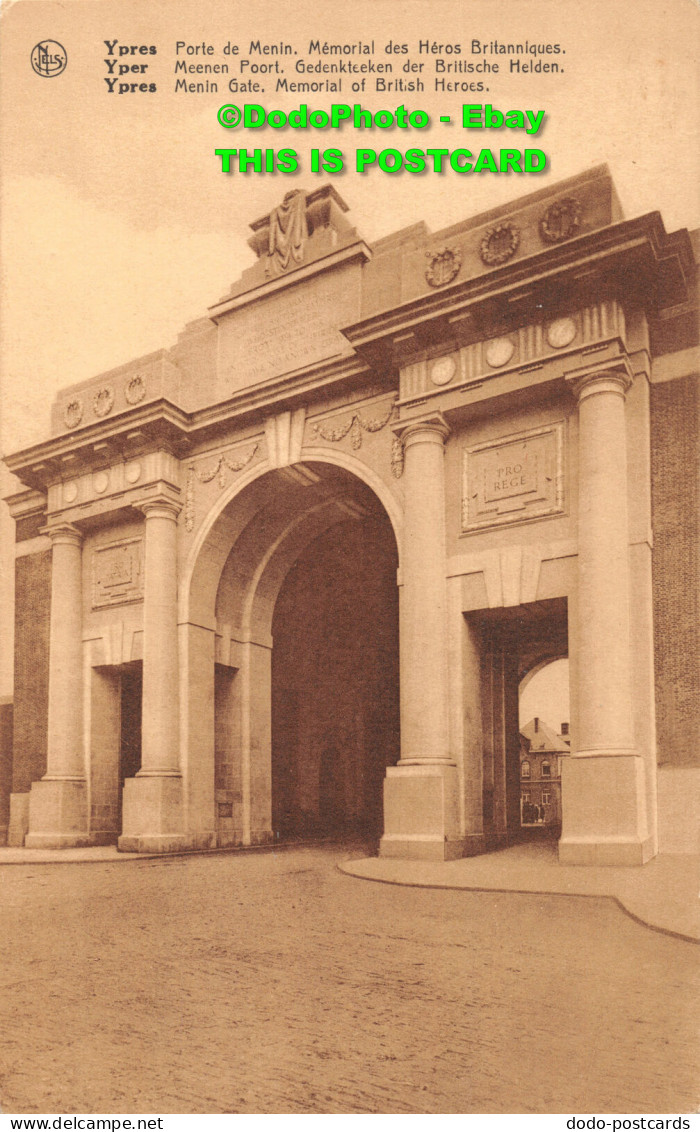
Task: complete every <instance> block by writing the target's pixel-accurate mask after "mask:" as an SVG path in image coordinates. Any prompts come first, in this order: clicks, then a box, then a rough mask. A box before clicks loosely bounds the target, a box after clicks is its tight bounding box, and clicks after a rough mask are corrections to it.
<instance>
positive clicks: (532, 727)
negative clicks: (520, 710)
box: [520, 717, 571, 755]
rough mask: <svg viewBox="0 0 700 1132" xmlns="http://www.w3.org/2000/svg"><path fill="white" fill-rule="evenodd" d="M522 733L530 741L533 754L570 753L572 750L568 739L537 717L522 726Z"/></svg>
mask: <svg viewBox="0 0 700 1132" xmlns="http://www.w3.org/2000/svg"><path fill="white" fill-rule="evenodd" d="M520 734H521V735H523V736H524V737H525V738H526V739H527V740H528V741H529V743H530V754H531V755H568V754H569V752H570V750H571V748H570V746H569V744H568V743H567V741H566V739H564V738H563V737H562V736H561V735H558V734H557V733H556V731H555V730H554V728H553V727H550V726H549V724H547V723H545V722H544V720H542V719H539V718H537V717H535V718H534V719H531V720H530V721H529V723H526V724H525V726H524V727H521V728H520Z"/></svg>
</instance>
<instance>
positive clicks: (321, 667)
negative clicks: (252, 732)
mask: <svg viewBox="0 0 700 1132" xmlns="http://www.w3.org/2000/svg"><path fill="white" fill-rule="evenodd" d="M272 638H273V642H274V647H273V652H272V823H273V829H274V831H275V834H276V835H279V836H280V837H282V838H289V837H299V836H302V837H303V836H310V835H321V836H327V835H340V834H346V833H350V832H352V833H362V834H367V835H370V836H375V837H379V835H380V834H381V828H382V805H381V801H382V784H383V780H384V775H385V771H386V767H387V765H393V764H394V763H396V761H397V760H398V757H399V703H398V684H399V673H398V608H397V588H396V550H395V545H394V542H393V536H392V533H391V530H390V528H389V526H388V524H387V523H386V522H385V521H383V520H382V518H381V517H380V516H369V515H368V516H365V518H364V519H362V520H361V521H357V520H352V519H349V520H348V521H347V522H343V523H338V524H337V525H335V526H333V527H331V528H330V529H329V530H327V531H326V532H325V533H324V534H323V535H321V536H319V538H317V539H316V540H315V541H314V542H313V543H311V544H310V545H309V546H308V547H307V548H306V549H305V550H304V551H303V553H302V554H301V556H300V557H299V559H298V560H297V562H296V563H295V565H294V566H293V567H292V569H291V570H290V572H289V574H288V575H287V577H286V579H285V581H284V584H283V586H282V589H281V591H280V594H279V597H278V599H277V603H276V605H275V612H274V615H273V621H272Z"/></svg>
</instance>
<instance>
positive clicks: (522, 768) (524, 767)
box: [520, 763, 530, 778]
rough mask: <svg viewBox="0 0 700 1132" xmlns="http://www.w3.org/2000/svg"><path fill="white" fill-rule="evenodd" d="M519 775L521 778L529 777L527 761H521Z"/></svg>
mask: <svg viewBox="0 0 700 1132" xmlns="http://www.w3.org/2000/svg"><path fill="white" fill-rule="evenodd" d="M520 777H521V778H529V777H530V764H529V763H521V764H520Z"/></svg>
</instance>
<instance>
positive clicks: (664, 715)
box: [651, 376, 700, 766]
mask: <svg viewBox="0 0 700 1132" xmlns="http://www.w3.org/2000/svg"><path fill="white" fill-rule="evenodd" d="M651 410H652V412H651V448H652V505H653V526H654V557H653V564H654V636H655V657H654V659H655V668H656V713H657V716H656V724H657V742H658V761H659V765H660V766H664V765H671V766H699V765H700V682H699V681H698V672H700V586H699V581H700V559H699V545H700V481H699V479H698V466H699V459H700V427H699V425H700V417H699V412H700V380H699V379H698V378H697V377H694V376H691V377H684V378H680V379H678V380H676V381H669V382H663V383H660V384H657V385H653V386H652V389H651Z"/></svg>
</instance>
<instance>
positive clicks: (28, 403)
mask: <svg viewBox="0 0 700 1132" xmlns="http://www.w3.org/2000/svg"><path fill="white" fill-rule="evenodd" d="M0 31H1V33H2V34H1V36H0V40H1V46H0V52H1V54H0V106H1V109H0V153H1V158H2V184H1V198H0V203H1V205H2V209H1V212H0V216H1V222H0V264H1V267H0V296H1V305H0V376H1V379H2V399H1V401H0V408H1V411H2V417H1V421H0V443H1V445H2V451H3V452H5V453H8V452H13V451H16V450H18V449H20V448H23V447H26V446H29V445H31V444H34V443H37V442H39V441H41V440H42V439H44V438H45V437H47V436H48V431H49V414H50V406H51V401H52V399H53V397H54V396H55V394H56V392H57V390H59V389H60V388H62V387H63V386H65V385H69V384H72V383H74V382H78V381H83V380H86V379H87V378H89V377H91V376H93V375H96V374H98V373H101V372H103V371H105V370H108V369H110V368H112V367H114V366H117V365H120V364H122V363H124V362H126V361H129V360H130V359H132V358H134V357H138V356H139V355H142V354H145V353H148V352H150V351H152V350H155V349H159V348H161V347H167V346H169V345H172V344H173V343H174V342H175V340H176V337H177V334H178V331H179V330H180V329H181V328H182V327H183V326H184V324H185V323H187V322H188V321H191V320H193V319H195V318H199V317H201V316H202V315H204V314H205V313H206V308H207V306H208V305H209V304H211V303H213V302H214V301H216V299H218V298H219V297H220V296H221V295H222V294H224V293H225V292H226V291H227V289H228V288H229V286H230V284H231V283H232V282H233V280H235V279H236V278H237V276H238V275H239V274H240V272H241V270H242V269H243V268H244V267H245V266H247V265H249V264H250V263H251V262H252V252H250V250H249V249H248V248H247V246H246V240H247V238H248V236H249V234H250V230H249V227H248V226H249V224H250V222H251V221H252V220H254V219H255V218H257V217H259V216H261V215H263V214H265V213H266V212H267V211H269V209H270V208H272V207H273V206H274V205H276V204H278V203H279V202H280V200H281V198H282V197H283V196H284V193H285V192H287V191H289V189H291V188H299V187H304V188H311V187H313V186H314V185H315V184H319V183H322V181H323V180H332V182H333V184H334V185H335V188H336V189H337V190H338V192H339V193H340V194H341V195H342V196H343V197H344V199H345V200H346V202H347V204H348V205H349V207H350V213H349V216H350V218H351V220H352V222H353V223H354V224H355V225H356V227H357V228H358V230H359V231H360V233H361V234H362V235H363V236H364V237H365V239H366V240H367V241H369V242H370V243H371V242H372V241H374V240H376V239H378V238H379V237H381V236H384V235H387V234H388V233H390V232H392V231H394V230H396V229H398V228H401V227H404V226H406V225H409V224H413V223H417V222H418V221H421V220H423V221H425V222H426V223H427V225H428V226H429V228H431V229H432V230H433V231H437V230H439V229H440V228H443V227H446V226H449V225H450V224H453V223H456V222H458V221H460V220H464V219H466V218H468V217H470V216H473V215H475V214H477V213H479V212H481V211H484V210H485V209H488V208H491V207H493V206H494V205H497V204H500V203H505V202H507V201H510V200H514V199H516V198H517V197H518V196H522V195H524V194H526V193H528V192H531V191H534V190H536V189H540V188H542V187H544V186H545V185H548V184H551V183H554V182H555V181H559V180H562V179H564V178H567V177H570V176H573V175H575V174H578V173H581V172H583V171H585V170H586V169H589V168H591V167H592V166H595V165H598V164H600V163H601V162H607V163H608V165H609V167H610V170H611V172H612V175H613V178H614V181H615V184H616V187H617V191H618V195H619V197H620V200H621V202H622V206H623V209H624V212H625V214H626V215H627V216H634V215H640V214H642V213H645V212H650V211H653V210H659V211H660V212H661V214H662V217H663V219H664V221H665V224H666V227H667V229H668V230H669V231H671V230H675V229H677V228H681V227H687V228H689V229H693V228H695V227H698V226H700V197H699V195H698V190H697V186H698V184H700V167H699V166H700V147H699V146H698V145H697V121H698V79H697V64H696V48H697V42H698V7H697V5H696V4H695V3H694V0H634V3H630V2H627V0H587V2H586V3H585V4H582V3H581V2H580V0H438V2H436V3H435V2H433V3H430V4H428V3H427V2H426V0H420V2H418V0H401V2H398V0H371V2H365V0H344V2H343V3H341V4H339V3H336V4H333V5H331V4H327V5H323V6H322V7H321V6H319V5H318V4H317V3H316V2H313V3H312V2H309V0H287V2H286V3H284V4H280V3H279V0H252V2H249V3H247V4H238V5H232V4H230V3H228V2H226V0H186V2H185V0H173V2H171V0H150V2H149V3H144V2H143V0H60V2H53V0H14V3H8V2H7V0H6V2H5V3H4V4H3V5H1V6H0ZM46 38H51V39H54V40H56V41H58V42H59V43H60V44H62V45H63V47H64V49H65V51H66V53H67V58H68V64H67V66H66V69H65V71H64V72H63V73H62V74H61V75H58V76H56V77H52V78H46V77H42V76H39V75H37V74H35V73H34V71H33V70H32V67H31V65H30V56H31V52H32V49H33V48H34V47H35V46H36V44H37V42H39V41H41V40H44V39H46ZM115 39H117V40H118V43H119V44H121V45H131V44H133V45H152V46H155V47H156V54H155V56H153V55H151V54H148V55H147V56H142V55H140V54H138V53H137V55H136V59H137V61H138V62H139V63H141V62H142V60H144V59H145V65H148V68H149V70H148V72H147V78H148V80H149V81H155V83H156V85H157V91H156V92H154V93H141V92H136V93H134V94H131V93H130V94H124V95H121V96H120V95H119V94H117V93H113V94H110V93H109V91H108V89H107V84H106V83H105V76H107V75H108V73H109V72H108V68H107V65H106V64H105V56H106V55H107V51H108V49H107V48H106V46H105V40H109V41H110V42H112V41H114V40H115ZM252 39H260V40H261V41H263V42H269V43H278V42H280V41H284V42H290V43H292V44H294V46H295V48H298V49H299V51H300V53H302V54H303V53H304V52H305V51H306V49H307V46H308V43H309V41H310V40H311V39H318V40H319V41H321V42H323V41H325V40H327V41H329V42H331V43H337V42H356V41H360V40H361V41H363V42H369V41H371V40H374V41H375V48H376V50H377V57H380V56H382V57H384V58H386V59H392V60H394V62H396V61H397V60H398V62H399V63H401V62H402V61H403V57H402V56H400V55H393V54H391V55H387V54H386V52H385V50H384V49H385V47H386V46H387V45H388V44H389V43H394V44H396V43H407V44H408V45H409V48H410V53H409V58H410V59H411V60H414V61H419V62H423V63H425V64H426V66H425V68H424V70H425V72H426V78H425V86H426V90H425V91H424V92H419V93H400V94H392V93H389V94H387V93H377V92H369V91H366V92H365V93H363V94H350V93H349V92H347V91H346V92H344V93H343V95H342V96H341V95H338V96H332V95H326V94H320V95H308V96H304V95H299V94H291V93H289V94H286V95H285V94H283V93H272V91H271V87H270V89H266V91H265V93H264V94H260V95H258V94H252V95H247V94H245V95H244V94H239V95H236V96H234V95H231V94H229V93H228V92H227V90H226V86H225V83H226V79H224V80H223V82H221V84H220V90H219V93H216V94H214V93H208V94H201V95H190V94H182V93H176V92H175V89H174V86H175V72H174V68H175V63H176V62H177V60H178V59H184V60H185V61H187V62H191V61H192V60H193V59H194V58H195V57H194V56H187V55H186V54H183V53H182V52H181V53H180V54H178V52H177V46H176V45H177V43H178V42H182V43H185V44H189V45H191V46H192V47H194V46H196V45H197V44H200V43H208V44H211V45H213V46H214V47H215V50H216V56H215V58H216V60H217V61H221V60H222V59H223V58H224V56H223V55H222V54H221V53H220V52H221V51H222V48H223V46H224V45H225V44H226V43H227V42H230V43H234V44H238V45H239V46H240V48H241V51H242V52H244V53H247V50H248V45H249V43H250V41H251V40H252ZM473 39H477V40H479V41H480V42H483V43H492V42H493V41H494V40H501V41H506V42H512V41H516V42H518V41H520V42H522V41H526V40H527V41H529V42H531V43H552V44H554V43H557V44H559V45H560V47H561V49H562V50H561V54H559V55H558V56H557V58H558V60H559V62H560V66H561V68H562V71H561V73H559V74H558V75H546V74H532V75H525V74H522V73H521V74H520V75H509V74H507V73H506V72H507V60H506V62H504V61H503V58H502V57H497V56H493V55H489V56H485V57H486V58H489V59H490V60H491V61H499V62H500V65H501V74H500V75H499V76H492V77H490V78H489V79H488V83H489V84H490V85H489V89H488V91H487V92H485V93H482V94H479V93H475V94H460V93H444V92H442V93H439V92H436V91H434V90H433V88H432V86H433V82H434V77H433V73H432V64H431V65H430V66H428V64H427V60H430V59H432V58H434V53H432V52H429V53H428V54H425V53H419V52H418V50H417V45H418V43H419V41H424V42H426V41H427V42H428V43H429V44H433V43H435V44H442V45H443V48H442V49H441V50H440V51H439V52H438V54H439V55H440V56H441V57H442V58H443V59H445V61H454V60H455V59H456V58H457V56H455V55H454V54H452V55H450V54H448V53H447V52H446V51H445V49H444V45H449V44H456V43H459V44H461V45H462V47H463V54H462V58H470V59H471V58H472V56H471V55H469V54H467V50H468V47H469V45H470V44H471V41H472V40H473ZM198 58H201V56H199V57H198ZM229 58H230V57H229ZM317 58H319V59H321V58H322V57H321V56H317ZM549 58H553V56H550V57H549ZM232 66H233V64H232ZM232 73H233V71H232ZM428 73H429V77H428ZM445 77H446V78H449V77H450V76H448V75H446V76H445ZM454 77H455V78H464V77H470V76H463V75H457V76H454ZM265 81H266V82H267V81H268V80H265ZM347 81H349V80H347ZM333 98H335V100H336V101H339V100H340V101H353V100H355V99H357V98H359V99H361V101H362V105H363V106H366V107H367V108H369V109H373V110H377V109H380V108H389V109H392V108H394V107H395V106H396V105H398V104H399V103H402V102H403V103H404V104H406V105H407V106H409V107H410V108H421V109H424V110H425V111H426V112H427V113H429V114H430V116H431V119H432V120H433V124H432V125H431V127H430V129H429V130H428V131H425V132H421V134H420V135H418V134H416V133H411V134H410V136H401V137H397V134H398V133H401V134H403V133H404V132H402V131H396V132H394V133H393V134H392V135H391V137H390V138H389V140H388V141H387V140H386V139H387V137H388V135H384V136H382V137H381V138H380V139H378V140H380V141H381V144H382V145H392V146H396V147H398V148H402V149H404V148H408V147H409V146H411V145H422V146H427V145H428V144H430V145H431V146H446V147H448V148H456V147H458V146H460V145H464V144H465V141H464V132H463V131H462V130H461V128H460V126H459V125H458V124H457V123H458V120H459V112H460V108H461V105H462V103H463V102H464V101H474V102H477V103H482V102H483V103H485V102H487V101H489V102H491V103H492V104H493V105H494V106H496V107H498V108H501V109H502V110H507V109H523V110H524V109H528V108H530V109H533V110H534V109H544V110H545V115H546V116H545V124H544V127H543V130H542V132H541V134H539V135H538V136H537V137H536V138H534V139H529V140H528V142H527V144H529V145H535V146H537V147H540V148H542V149H543V150H544V151H545V152H546V154H547V158H548V162H547V168H546V170H545V172H544V173H541V174H537V175H531V176H528V175H520V176H519V175H516V174H509V175H503V176H501V175H495V176H494V175H488V174H487V175H478V176H477V175H473V176H467V177H464V176H460V175H458V174H455V173H448V174H446V175H437V174H433V173H430V174H426V175H422V176H415V175H414V176H412V175H410V174H406V173H403V174H400V175H393V176H392V175H389V174H383V173H381V172H379V171H373V172H371V173H369V174H365V175H362V174H359V173H357V172H355V171H354V170H352V169H350V170H348V171H346V172H343V173H342V174H340V175H339V176H336V177H332V178H331V177H325V178H321V177H319V176H318V175H316V174H313V173H311V172H310V171H309V170H308V152H309V149H310V148H311V146H312V145H314V144H316V145H318V144H321V145H323V144H325V145H331V144H333V145H337V146H339V147H341V148H342V149H343V151H344V153H345V154H346V157H347V158H348V161H349V163H352V152H353V148H354V145H355V144H357V142H358V140H359V141H360V142H361V143H362V144H367V139H366V138H360V139H358V137H357V135H355V136H353V134H352V132H351V131H350V132H348V131H344V132H343V133H339V134H335V135H327V134H326V135H323V136H321V137H320V138H319V137H317V136H313V137H311V136H310V135H308V134H303V133H302V132H301V131H296V132H295V133H294V134H291V133H290V132H286V133H284V134H282V133H279V132H277V131H271V130H265V131H260V132H259V133H257V134H256V135H255V144H257V145H260V146H265V147H276V148H279V147H280V146H282V145H293V146H294V147H295V148H297V149H298V151H299V152H300V154H301V157H302V164H303V165H304V166H305V168H304V169H303V170H302V171H301V172H299V173H297V174H295V175H294V176H290V177H285V176H283V175H282V174H279V173H276V174H265V175H256V174H252V175H245V176H244V175H241V174H235V175H225V174H223V173H222V172H221V165H220V162H219V159H218V158H217V157H216V156H215V154H214V150H215V149H216V148H217V147H222V146H234V145H241V144H243V141H242V140H241V134H240V132H238V133H236V132H234V131H228V130H225V129H223V127H222V126H221V125H220V124H219V122H218V121H217V113H216V112H217V110H218V108H219V106H220V105H221V104H222V103H224V102H228V101H234V102H239V103H242V102H244V101H251V100H252V99H255V100H256V101H259V102H260V103H262V104H265V105H266V106H267V107H272V106H275V107H278V108H281V109H286V110H289V109H292V108H293V107H294V106H296V105H298V104H299V102H300V101H302V100H304V99H306V100H308V101H309V103H310V104H313V105H314V106H323V105H326V104H327V103H328V102H330V101H331V100H332V99H333ZM441 114H442V115H445V114H447V115H449V116H451V117H452V118H453V122H452V123H451V124H450V125H443V124H441V123H440V122H439V121H437V118H438V117H439V116H440V115H441ZM374 140H375V139H374V138H372V144H374ZM468 140H469V144H470V147H472V148H474V147H478V146H480V145H489V144H490V145H492V146H494V148H495V147H497V146H499V145H502V144H503V141H502V139H501V135H496V136H495V138H492V136H491V135H489V134H484V135H483V136H478V137H476V138H475V137H474V136H471V133H470V137H469V139H468ZM507 143H508V144H512V145H517V146H523V145H524V144H525V143H524V142H523V140H522V139H521V138H517V140H513V139H511V138H510V137H508V138H507ZM247 144H248V145H250V144H251V142H250V139H248V141H247ZM8 484H9V486H8ZM3 486H4V488H5V490H6V491H7V490H12V484H11V482H10V481H9V480H8V478H7V476H5V477H4V483H3ZM2 511H3V514H2V515H0V530H1V531H2V534H3V535H4V539H5V553H4V557H2V559H1V560H0V590H1V593H0V601H4V602H5V604H6V602H7V594H8V593H9V587H10V586H11V579H10V577H9V575H10V574H11V564H8V558H7V539H8V537H9V530H10V528H9V526H8V520H7V517H6V513H5V512H4V508H3V509H2ZM2 595H4V598H3V596H2ZM5 626H7V617H5ZM0 643H1V642H0ZM1 692H2V682H1V673H0V694H1Z"/></svg>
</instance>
